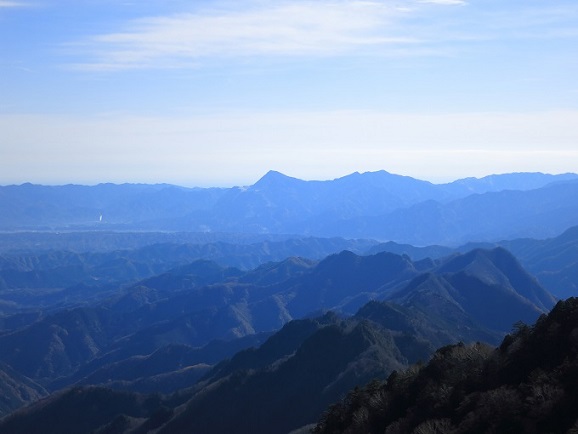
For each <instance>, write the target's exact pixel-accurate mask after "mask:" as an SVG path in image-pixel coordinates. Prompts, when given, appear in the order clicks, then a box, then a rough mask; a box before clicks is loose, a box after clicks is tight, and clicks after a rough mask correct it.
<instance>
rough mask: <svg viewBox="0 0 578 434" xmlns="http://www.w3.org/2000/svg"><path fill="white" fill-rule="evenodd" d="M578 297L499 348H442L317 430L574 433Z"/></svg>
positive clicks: (373, 387)
mask: <svg viewBox="0 0 578 434" xmlns="http://www.w3.org/2000/svg"><path fill="white" fill-rule="evenodd" d="M577 333H578V299H575V298H571V299H568V300H566V301H564V302H559V303H558V304H557V305H556V306H555V307H554V309H553V310H552V311H551V312H550V313H549V314H548V315H547V316H546V315H543V316H541V317H540V318H539V320H538V321H537V322H536V324H535V325H534V326H532V327H531V326H524V325H521V326H519V327H518V328H517V330H515V332H514V333H513V334H511V335H508V336H507V337H506V338H505V339H504V341H503V342H502V344H501V345H500V346H499V348H496V349H495V350H492V349H491V348H490V347H488V346H485V345H482V344H479V343H476V344H472V345H467V346H466V345H463V344H459V345H452V346H447V347H444V348H441V349H440V350H438V351H437V352H436V353H435V354H434V356H433V358H432V360H431V361H430V362H429V363H428V364H427V365H421V366H414V367H412V368H410V369H409V370H405V371H398V372H394V373H393V374H391V375H390V377H389V378H388V380H387V381H386V382H382V381H380V382H373V383H370V384H368V385H367V386H365V387H364V388H357V389H355V390H352V391H351V392H350V393H349V394H348V395H347V397H346V398H345V399H344V400H343V401H341V402H340V403H337V404H335V405H333V406H332V407H331V408H329V409H328V410H327V411H326V413H325V414H324V416H323V417H322V418H321V420H320V422H319V423H318V424H317V426H316V427H315V428H314V430H313V432H314V433H319V434H322V433H337V432H339V433H357V432H366V433H383V432H387V433H392V434H393V433H407V432H428V433H429V432H432V433H433V432H444V433H456V434H460V433H472V432H480V433H482V432H524V433H542V432H556V433H565V432H574V431H575V430H576V428H577V427H578V415H577V413H576V406H577V404H578V393H577V392H576V391H577V390H578V388H577V385H578V377H577V375H576V372H578V366H577V363H576V360H578V358H577V356H578V346H577V345H576V342H575V341H576V339H575V336H576V334H577Z"/></svg>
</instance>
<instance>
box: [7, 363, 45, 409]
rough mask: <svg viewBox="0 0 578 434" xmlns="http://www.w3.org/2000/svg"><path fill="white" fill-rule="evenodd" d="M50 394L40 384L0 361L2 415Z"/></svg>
mask: <svg viewBox="0 0 578 434" xmlns="http://www.w3.org/2000/svg"><path fill="white" fill-rule="evenodd" d="M46 395H48V392H47V391H46V390H45V389H44V388H43V387H42V386H40V385H39V384H37V383H35V382H34V381H32V380H30V379H29V378H27V377H25V376H23V375H21V374H19V373H18V372H16V371H15V370H14V369H12V368H11V367H10V366H8V365H6V364H4V363H0V415H2V414H8V413H10V412H12V411H14V410H16V409H17V408H20V407H22V406H24V405H26V404H30V403H31V402H34V401H37V400H39V399H40V398H43V397H45V396H46Z"/></svg>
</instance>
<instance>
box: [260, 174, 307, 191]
mask: <svg viewBox="0 0 578 434" xmlns="http://www.w3.org/2000/svg"><path fill="white" fill-rule="evenodd" d="M294 181H297V182H305V181H302V180H300V179H298V178H293V177H291V176H287V175H284V174H283V173H281V172H277V171H276V170H269V171H268V172H267V173H266V174H265V175H264V176H263V177H262V178H261V179H259V180H258V181H257V182H256V183H255V184H253V186H252V187H253V188H263V187H279V186H281V185H284V184H287V183H288V182H294Z"/></svg>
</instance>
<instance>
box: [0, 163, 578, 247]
mask: <svg viewBox="0 0 578 434" xmlns="http://www.w3.org/2000/svg"><path fill="white" fill-rule="evenodd" d="M577 179H578V175H575V174H564V175H544V174H535V173H525V174H524V173H519V174H508V175H494V176H491V177H486V178H482V179H481V180H476V179H466V180H462V181H460V182H458V181H456V182H455V183H451V184H440V185H436V184H432V183H429V182H426V181H421V180H417V179H414V178H411V177H406V176H400V175H395V174H391V173H388V172H385V171H379V172H367V173H363V174H360V173H354V174H351V175H348V176H344V177H342V178H338V179H335V180H332V181H303V180H299V179H296V178H291V177H288V176H286V175H283V174H281V173H278V172H274V171H271V172H269V173H267V174H266V175H265V176H263V178H261V179H260V180H259V181H257V182H256V183H255V184H253V185H251V186H247V187H233V188H229V189H185V188H181V187H175V186H169V185H152V186H151V185H120V186H115V185H111V184H102V185H97V186H94V187H86V186H70V185H69V186H59V187H47V186H35V185H30V184H25V185H22V186H5V187H0V208H2V209H6V210H8V212H6V213H3V215H2V216H1V217H0V230H3V231H16V230H18V231H22V230H30V231H37V230H43V231H67V232H69V231H95V230H96V231H123V232H130V231H133V232H134V231H142V230H146V231H171V232H176V231H184V232H201V233H207V232H212V233H214V232H217V233H218V232H228V233H251V234H301V235H317V236H345V237H350V238H351V237H353V238H359V237H361V238H368V237H369V238H376V239H380V240H393V241H397V242H405V243H412V244H418V245H423V244H432V243H438V244H448V243H453V244H455V243H462V242H465V241H470V240H473V239H479V240H494V239H500V237H502V238H513V237H516V236H529V235H530V236H531V235H536V236H538V235H542V234H543V233H544V223H545V222H546V221H547V222H548V223H549V227H550V228H551V229H550V230H549V231H550V232H549V234H553V232H557V231H561V230H564V229H566V228H567V227H569V226H571V225H573V224H576V223H577V220H576V209H575V207H574V206H573V201H570V200H569V198H570V197H572V195H574V197H575V193H576V191H575V189H572V185H574V186H576V185H577V184H576V180H577ZM491 210H499V213H496V211H491ZM490 211H491V212H490ZM517 212H520V213H521V214H520V215H519V214H517ZM101 216H102V219H101ZM517 216H521V218H516V217H517ZM547 235H548V234H547Z"/></svg>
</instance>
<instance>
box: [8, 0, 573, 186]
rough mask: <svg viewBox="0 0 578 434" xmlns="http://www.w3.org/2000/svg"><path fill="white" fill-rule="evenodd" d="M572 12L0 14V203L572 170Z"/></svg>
mask: <svg viewBox="0 0 578 434" xmlns="http://www.w3.org/2000/svg"><path fill="white" fill-rule="evenodd" d="M576 77H578V2H576V0H560V1H558V0H508V1H504V0H382V1H379V0H310V1H309V0H296V1H286V0H275V1H273V0H234V1H233V0H194V1H184V0H140V1H129V0H127V1H123V0H0V185H8V184H20V183H24V182H32V183H38V184H68V183H75V184H89V185H92V184H97V183H101V182H114V183H123V182H135V183H136V182H139V183H171V184H177V185H183V186H189V187H193V186H200V187H209V186H233V185H250V184H253V183H254V182H256V181H257V180H258V179H259V178H260V177H261V176H263V175H264V174H265V173H266V172H267V171H268V170H277V171H280V172H282V173H285V174H286V175H289V176H293V177H297V178H301V179H334V178H338V177H341V176H344V175H347V174H349V173H352V172H356V171H357V172H366V171H376V170H386V171H388V172H391V173H397V174H401V175H408V176H412V177H414V178H419V179H425V180H429V181H432V182H436V183H439V182H448V181H452V180H455V179H458V178H463V177H467V176H476V177H481V176H485V175H489V174H494V173H509V172H546V173H564V172H577V171H578V79H577V78H576Z"/></svg>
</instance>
